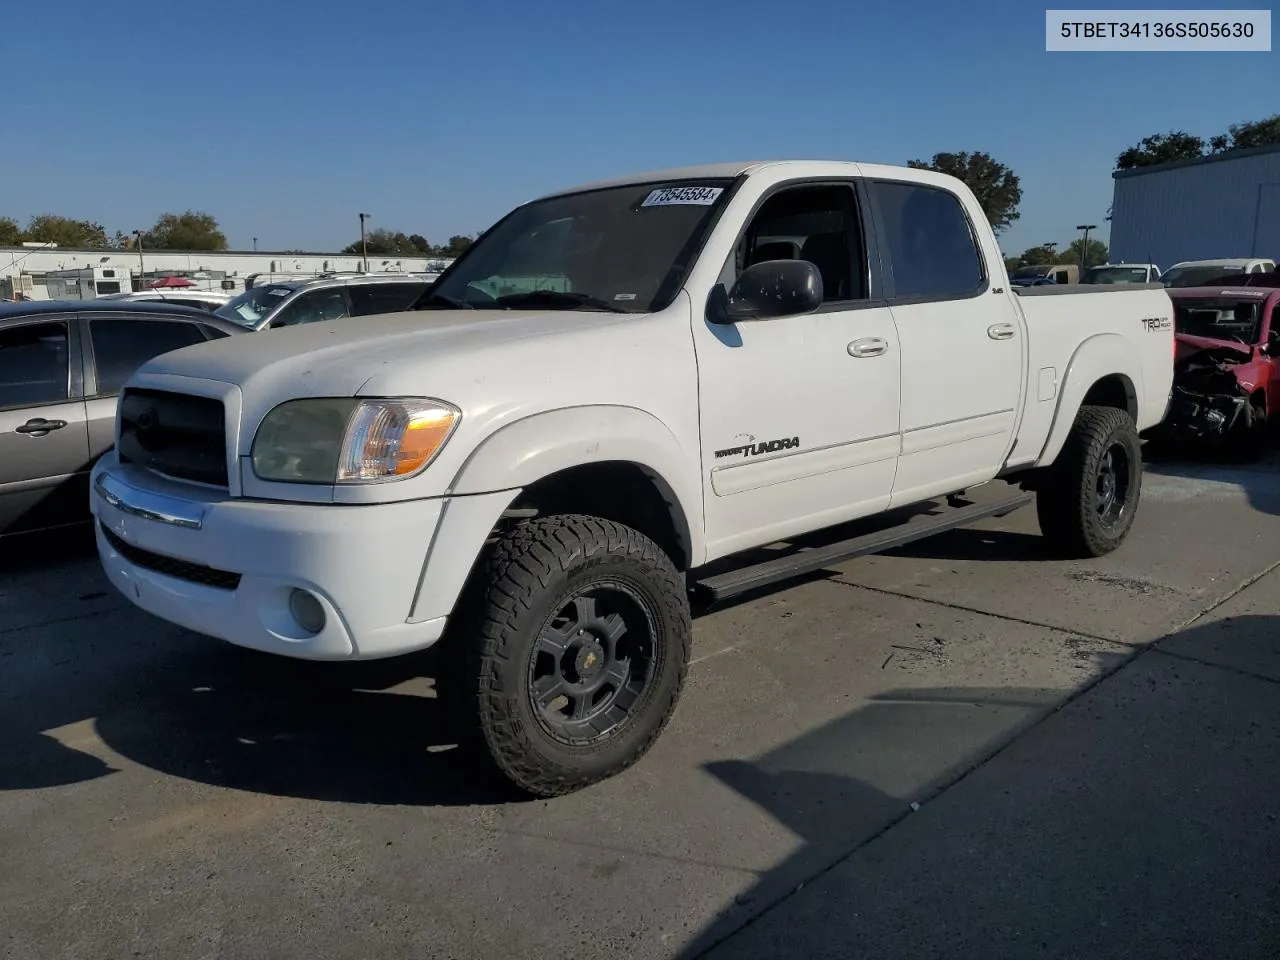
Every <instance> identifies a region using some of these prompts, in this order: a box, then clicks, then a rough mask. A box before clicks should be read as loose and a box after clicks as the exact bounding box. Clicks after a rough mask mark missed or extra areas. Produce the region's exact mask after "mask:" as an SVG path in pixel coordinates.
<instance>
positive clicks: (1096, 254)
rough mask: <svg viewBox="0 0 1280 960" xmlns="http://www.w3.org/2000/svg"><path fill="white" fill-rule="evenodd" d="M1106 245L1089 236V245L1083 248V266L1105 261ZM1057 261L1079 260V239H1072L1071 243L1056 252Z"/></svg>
mask: <svg viewBox="0 0 1280 960" xmlns="http://www.w3.org/2000/svg"><path fill="white" fill-rule="evenodd" d="M1107 253H1108V251H1107V245H1106V244H1105V243H1103V242H1102V241H1101V240H1094V239H1093V238H1092V237H1090V238H1089V247H1088V249H1086V250H1085V257H1084V265H1085V267H1086V268H1087V267H1096V266H1097V265H1098V264H1100V263H1106V262H1107ZM1057 262H1058V263H1079V262H1080V241H1079V240H1078V239H1077V240H1072V241H1071V245H1070V246H1068V247H1067V249H1066V250H1063V251H1062V252H1061V253H1059V254H1058V257H1057Z"/></svg>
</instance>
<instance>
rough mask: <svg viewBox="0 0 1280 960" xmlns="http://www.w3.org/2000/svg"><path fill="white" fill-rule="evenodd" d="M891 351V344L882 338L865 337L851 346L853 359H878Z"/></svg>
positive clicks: (850, 351) (850, 352) (850, 350)
mask: <svg viewBox="0 0 1280 960" xmlns="http://www.w3.org/2000/svg"><path fill="white" fill-rule="evenodd" d="M888 349H889V342H888V341H887V340H884V339H882V338H880V337H863V338H862V339H861V340H855V341H853V343H851V344H849V356H851V357H878V356H880V355H881V354H882V353H884V352H885V351H886V350H888Z"/></svg>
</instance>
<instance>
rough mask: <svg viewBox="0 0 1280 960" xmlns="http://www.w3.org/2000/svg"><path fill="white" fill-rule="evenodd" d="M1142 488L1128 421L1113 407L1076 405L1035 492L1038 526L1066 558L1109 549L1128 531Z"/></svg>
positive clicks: (1137, 453)
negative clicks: (1073, 417) (1059, 447)
mask: <svg viewBox="0 0 1280 960" xmlns="http://www.w3.org/2000/svg"><path fill="white" fill-rule="evenodd" d="M1141 492H1142V449H1141V446H1140V442H1139V440H1138V431H1137V429H1136V427H1135V426H1134V423H1133V419H1132V418H1131V417H1130V416H1129V414H1128V412H1127V411H1125V410H1118V409H1116V408H1114V407H1093V406H1087V407H1081V408H1080V413H1079V414H1078V415H1077V416H1076V422H1075V424H1074V425H1072V428H1071V433H1070V434H1069V435H1068V437H1067V441H1066V443H1065V444H1064V445H1063V448H1062V452H1061V453H1059V454H1058V459H1057V461H1056V462H1055V463H1054V465H1053V466H1052V467H1050V468H1049V471H1048V473H1047V475H1046V476H1045V477H1044V479H1043V480H1042V482H1041V484H1040V487H1039V489H1038V491H1037V493H1036V514H1037V516H1038V517H1039V520H1040V530H1041V532H1042V533H1043V534H1044V536H1045V537H1046V539H1048V540H1049V542H1050V544H1051V545H1052V546H1053V547H1054V549H1055V550H1057V551H1058V552H1060V553H1063V554H1064V555H1066V556H1069V557H1080V558H1083V557H1099V556H1102V555H1103V554H1106V553H1110V552H1111V551H1112V550H1115V549H1116V548H1117V547H1118V546H1120V544H1121V543H1123V542H1124V540H1125V538H1126V537H1127V536H1128V535H1129V530H1130V529H1131V528H1132V526H1133V520H1134V516H1135V515H1136V513H1137V510H1138V500H1139V498H1140V496H1141Z"/></svg>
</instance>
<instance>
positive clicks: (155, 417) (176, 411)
mask: <svg viewBox="0 0 1280 960" xmlns="http://www.w3.org/2000/svg"><path fill="white" fill-rule="evenodd" d="M118 451H119V456H120V462H121V463H136V464H137V465H138V466H141V467H146V468H147V469H148V470H154V471H156V472H157V473H163V474H165V475H166V476H170V477H176V478H178V479H180V480H194V481H196V482H197V483H208V484H212V485H214V486H219V487H225V486H226V485H227V438H226V420H225V417H224V415H223V410H222V401H221V400H211V399H209V398H208V397H193V396H189V395H187V394H184V393H169V392H168V391H166V390H136V389H134V390H125V392H124V396H123V397H121V398H120V441H119V444H118Z"/></svg>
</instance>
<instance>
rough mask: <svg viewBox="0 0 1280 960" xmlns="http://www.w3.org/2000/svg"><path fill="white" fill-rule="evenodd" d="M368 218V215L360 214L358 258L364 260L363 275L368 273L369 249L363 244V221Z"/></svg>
mask: <svg viewBox="0 0 1280 960" xmlns="http://www.w3.org/2000/svg"><path fill="white" fill-rule="evenodd" d="M368 216H369V214H367V213H362V214H360V256H361V258H362V259H363V260H364V272H365V273H368V272H369V248H368V247H366V246H365V242H364V221H365V218H366V217H368Z"/></svg>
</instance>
